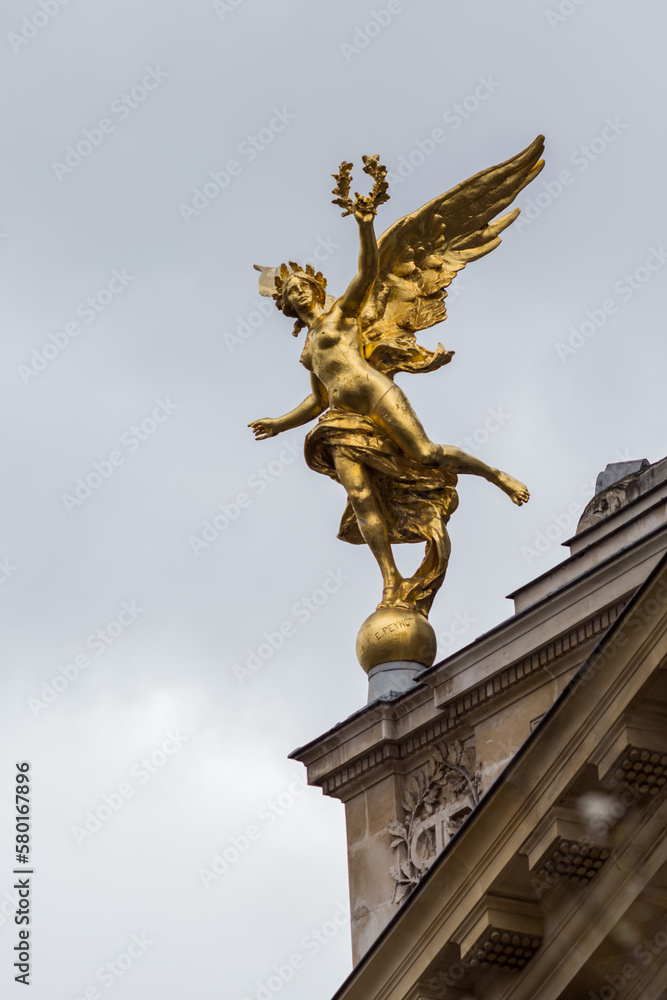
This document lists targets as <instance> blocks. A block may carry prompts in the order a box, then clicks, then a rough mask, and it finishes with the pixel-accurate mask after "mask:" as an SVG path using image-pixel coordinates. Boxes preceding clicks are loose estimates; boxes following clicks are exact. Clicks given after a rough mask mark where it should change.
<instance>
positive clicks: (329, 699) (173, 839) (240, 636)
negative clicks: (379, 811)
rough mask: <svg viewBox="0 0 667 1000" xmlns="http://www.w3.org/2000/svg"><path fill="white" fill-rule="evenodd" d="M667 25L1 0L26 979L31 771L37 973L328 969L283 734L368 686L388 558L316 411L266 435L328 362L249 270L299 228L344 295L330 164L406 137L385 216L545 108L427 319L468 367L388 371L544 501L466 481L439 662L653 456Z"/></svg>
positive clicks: (130, 981) (329, 893)
mask: <svg viewBox="0 0 667 1000" xmlns="http://www.w3.org/2000/svg"><path fill="white" fill-rule="evenodd" d="M666 29H667V11H666V10H665V8H664V6H663V5H659V4H658V3H656V2H654V3H648V4H643V5H641V6H634V7H631V6H630V5H629V4H626V3H622V2H620V0H605V3H603V2H602V0H585V2H584V0H547V2H544V0H514V2H513V3H499V2H498V0H475V2H470V3H465V4H462V3H457V4H454V3H451V2H449V0H376V2H374V3H369V2H367V0H362V2H359V0H355V2H352V0H338V2H337V3H336V4H324V3H306V2H304V0H291V2H290V0H283V2H281V3H269V2H267V0H229V2H223V0H217V2H215V3H212V2H211V0H188V2H186V0H161V2H156V0H142V2H137V0H134V2H130V0H115V2H114V3H110V2H101V0H88V2H84V0H70V2H68V3H63V2H62V0H26V2H14V0H11V2H8V3H5V4H4V5H3V6H2V10H1V11H0V48H1V51H2V59H1V62H0V80H1V83H2V92H3V94H4V95H5V100H4V102H3V111H2V115H3V129H2V134H3V136H4V139H5V148H4V154H3V157H2V160H1V161H0V175H1V180H2V183H1V191H2V196H1V198H0V266H1V267H2V270H3V278H4V280H3V287H4V292H3V295H2V303H1V305H0V309H1V311H2V328H3V331H4V335H3V337H2V342H1V343H2V347H1V349H2V360H3V364H2V366H1V374H0V379H1V391H0V410H1V412H2V421H1V423H2V428H3V431H2V438H3V469H4V488H3V490H2V497H1V500H0V503H1V504H2V538H1V542H0V604H1V605H2V623H3V632H2V653H3V655H2V671H1V685H2V691H1V695H2V696H1V698H0V705H1V706H2V707H1V709H0V711H1V712H2V725H1V727H0V746H1V748H2V768H1V771H0V773H1V774H2V781H1V782H0V952H1V955H2V961H1V962H0V977H2V983H1V987H0V988H1V990H2V995H3V996H7V997H14V996H17V997H18V996H22V995H23V993H22V989H23V984H22V983H20V982H15V981H14V976H15V975H18V974H20V972H16V970H15V969H14V968H13V967H12V963H13V962H14V961H15V954H16V952H15V950H14V949H15V946H17V945H18V942H19V940H25V939H19V936H18V935H19V931H20V930H21V929H22V928H23V929H25V925H17V924H15V922H14V911H15V910H16V906H17V900H16V895H15V894H16V891H17V890H15V889H13V886H14V880H15V879H16V878H17V877H18V878H21V877H22V876H21V875H19V876H15V875H14V868H15V867H17V868H18V870H19V871H21V869H22V868H23V869H25V870H28V869H27V863H26V862H21V861H19V860H18V859H17V858H16V844H15V835H16V828H15V823H16V809H15V805H16V800H15V794H16V787H17V785H16V780H15V779H16V776H17V774H21V775H24V774H25V773H26V772H25V769H23V770H20V771H18V772H17V771H16V770H15V766H16V765H17V764H21V765H22V767H23V768H25V765H24V763H23V762H29V764H30V769H29V771H28V772H27V773H28V774H29V781H28V783H27V784H28V787H29V788H30V794H29V795H28V796H27V797H28V798H29V800H30V801H29V809H30V811H29V817H30V819H29V822H30V832H29V836H30V844H29V846H30V848H31V851H30V855H29V859H30V863H31V865H32V867H31V868H30V869H29V870H30V871H31V873H32V874H31V875H30V877H29V882H30V886H29V888H30V895H29V897H28V898H29V906H30V909H29V911H28V915H29V918H30V924H29V925H28V927H29V930H30V937H29V948H30V954H31V958H30V963H29V964H30V981H31V987H32V993H31V996H32V998H33V1000H76V998H85V1000H99V998H100V997H107V996H110V997H111V1000H138V998H140V997H141V998H142V1000H143V998H144V997H146V996H160V997H163V998H165V1000H190V998H191V997H193V996H197V997H198V998H199V1000H270V998H272V997H274V996H277V995H280V997H281V1000H320V998H322V1000H326V998H328V997H330V996H331V995H332V994H333V993H334V991H335V989H336V988H337V986H338V985H339V984H340V982H341V981H342V980H343V979H344V978H345V976H346V975H347V973H348V972H349V970H350V967H351V949H350V940H349V917H348V913H347V898H348V897H347V872H346V845H345V828H344V807H343V805H342V804H341V803H339V802H338V801H336V800H334V799H329V798H325V797H323V796H322V794H321V792H320V791H319V790H318V789H309V788H306V787H305V784H304V780H305V778H304V776H305V772H304V769H303V767H302V766H301V765H300V764H298V763H296V762H294V761H288V760H287V755H288V754H289V753H290V752H291V751H292V750H293V749H295V748H296V747H298V746H300V745H303V744H305V743H307V742H309V741H310V740H312V739H314V738H315V737H317V736H318V735H319V734H321V733H323V732H325V731H327V730H328V729H330V728H331V727H332V726H334V725H335V724H336V723H338V722H340V721H342V720H343V719H345V718H346V717H347V716H349V715H350V714H352V713H353V712H355V711H357V710H358V709H359V708H361V707H362V706H363V705H364V704H365V702H366V696H367V680H366V677H365V675H364V673H363V671H362V669H361V668H360V666H359V665H358V663H357V661H356V658H355V653H354V643H355V637H356V633H357V630H358V628H359V626H360V625H361V623H362V621H363V620H364V619H365V618H366V616H367V615H368V614H370V612H371V611H372V610H373V609H374V607H375V605H376V603H377V601H378V600H379V597H380V577H379V573H378V570H377V567H376V565H375V563H374V561H373V559H372V557H371V555H370V553H369V551H368V550H367V549H366V547H365V546H358V547H357V546H355V547H352V546H350V545H347V544H345V543H343V542H340V541H339V540H337V538H336V533H337V530H338V523H339V520H340V516H341V514H342V511H343V508H344V501H345V496H344V492H343V490H342V488H341V487H340V486H338V485H337V484H335V483H333V482H331V481H330V480H328V479H326V478H325V477H323V476H318V475H316V474H315V473H313V472H311V471H310V470H309V469H308V468H307V467H306V466H305V463H304V461H303V457H302V445H303V438H304V434H305V431H306V428H299V429H297V430H295V431H290V432H286V433H285V434H284V435H283V436H282V437H277V438H273V439H271V440H268V441H262V442H256V441H254V439H253V436H252V433H251V431H250V430H249V429H248V427H247V424H248V423H249V421H251V420H254V419H258V418H261V417H266V416H278V415H280V414H282V413H284V412H287V411H288V410H290V409H292V408H293V407H294V406H295V405H296V404H297V403H298V402H300V401H301V399H303V398H304V397H305V396H306V395H308V392H309V385H308V376H307V373H306V372H305V370H304V369H303V368H302V367H301V366H300V365H299V363H298V359H299V353H300V351H301V343H299V342H298V341H295V340H294V339H293V338H292V337H291V336H290V333H291V329H292V321H291V320H287V319H286V318H285V317H283V316H282V315H281V314H279V313H278V312H277V311H276V310H275V308H274V307H273V305H272V303H271V302H270V301H269V300H266V299H264V300H260V299H259V297H258V293H257V284H256V272H254V271H253V269H252V265H253V264H255V263H259V264H263V265H271V266H274V265H277V264H280V263H281V262H282V261H285V260H297V261H301V262H302V263H303V262H305V261H306V260H308V259H309V258H310V259H311V260H315V261H316V262H317V264H318V266H319V267H321V268H322V270H323V271H324V273H325V275H326V276H327V278H328V281H329V289H330V290H331V291H332V292H333V294H340V293H341V292H342V291H343V290H344V288H345V287H346V285H347V283H348V282H349V281H350V280H351V278H352V277H353V275H354V274H355V271H356V261H357V249H358V248H357V233H356V226H355V223H354V221H353V220H352V219H350V218H345V219H344V218H341V216H340V211H339V209H337V208H336V207H334V206H332V205H331V197H332V196H331V188H332V186H333V181H332V180H331V176H330V175H331V174H332V173H334V172H335V171H336V170H337V169H338V166H339V164H340V162H341V161H342V160H349V161H352V162H353V163H354V164H355V170H354V175H355V177H356V179H357V180H358V181H359V189H360V190H362V191H363V190H365V188H364V187H363V181H364V180H366V179H367V178H365V177H364V175H363V174H362V173H361V157H362V155H363V154H375V153H378V154H379V155H380V158H381V160H382V162H383V163H385V164H386V165H387V167H388V169H389V171H390V179H391V185H390V194H391V199H390V201H389V202H388V203H387V204H386V205H383V206H382V207H381V209H380V210H379V214H378V220H377V232H378V233H380V232H382V231H383V230H384V229H385V228H388V227H389V226H390V225H391V224H392V223H393V222H394V221H396V220H397V219H398V218H400V217H401V216H402V215H404V214H406V213H408V212H411V211H414V210H415V209H417V208H418V207H419V206H420V205H422V204H424V203H425V202H426V201H428V200H430V199H431V198H433V197H435V196H436V195H439V194H441V193H443V192H444V191H446V190H447V189H448V188H450V187H452V186H454V185H455V184H457V183H459V182H460V181H462V180H463V179H465V178H466V177H468V176H470V175H472V174H473V173H476V172H477V171H479V170H481V169H483V168H485V167H487V166H491V165H492V164H494V163H498V162H500V161H502V160H504V159H507V158H508V157H510V156H512V155H514V154H515V153H517V152H518V151H519V150H521V149H523V148H524V147H525V146H526V145H528V143H529V142H531V141H532V140H533V139H534V138H535V136H536V135H538V134H540V133H543V134H544V135H545V136H546V154H545V157H546V166H545V168H544V170H543V172H542V174H541V175H540V177H539V178H538V179H537V180H536V181H535V182H534V183H533V184H532V186H531V187H529V188H528V189H527V190H525V191H524V192H522V193H521V195H520V196H519V198H518V199H517V205H518V206H519V207H521V208H522V215H521V216H520V217H519V220H518V221H517V222H515V223H514V224H513V226H512V227H511V228H510V229H509V230H508V231H507V232H505V233H504V234H503V243H502V246H500V247H499V248H498V249H497V250H495V251H494V252H493V253H492V254H491V255H489V256H487V257H485V258H484V259H483V260H480V261H478V262H474V263H473V264H471V265H469V266H468V267H467V268H466V269H465V271H463V273H462V274H460V275H459V276H458V277H457V278H456V280H455V282H454V284H453V285H452V286H451V291H450V297H449V299H448V312H449V316H448V319H447V321H446V323H445V325H444V326H440V327H438V328H436V329H434V330H430V331H427V332H426V333H425V334H424V335H423V337H422V338H421V339H422V343H424V345H425V346H427V347H430V348H433V347H434V346H435V345H436V344H437V342H438V341H439V340H440V341H442V342H443V343H444V344H445V347H446V348H448V349H450V350H454V351H455V352H456V355H455V358H454V360H453V361H452V363H451V364H450V365H449V366H447V368H445V369H442V370H441V371H439V372H436V373H432V374H429V375H422V376H419V377H415V376H407V375H406V376H402V377H399V379H398V381H399V383H400V385H401V387H402V388H403V389H404V390H405V391H406V392H407V394H408V396H409V398H410V400H411V402H412V404H413V406H414V408H415V410H416V411H417V413H418V414H419V416H420V418H421V420H422V422H423V423H424V425H425V427H426V429H427V431H428V432H429V434H430V435H431V437H432V438H433V439H434V440H436V441H440V442H442V443H444V444H458V445H459V446H460V447H463V448H465V450H467V451H471V452H472V453H473V454H475V455H477V456H478V457H479V458H481V459H483V460H484V461H486V462H487V463H489V464H491V465H494V466H498V467H500V468H502V469H505V470H506V471H508V472H510V473H511V474H513V475H515V476H517V477H518V478H520V479H522V480H524V481H525V482H526V483H527V484H528V487H529V489H530V490H531V493H532V498H531V501H530V503H529V504H528V505H527V506H526V507H522V508H520V509H519V508H517V507H515V506H514V505H512V504H511V503H510V502H509V501H508V499H507V497H505V496H504V495H503V494H501V492H500V491H498V490H495V489H492V488H491V487H490V486H489V484H488V483H486V482H484V481H482V480H480V479H476V478H472V477H470V478H468V479H465V480H463V481H462V482H461V483H460V490H459V492H460V507H459V509H458V511H457V512H456V514H455V515H454V517H453V519H452V524H451V535H452V545H453V551H452V558H451V564H450V568H449V571H448V576H447V579H446V581H445V584H444V586H443V588H442V590H441V592H440V594H439V596H438V597H437V599H436V602H435V605H434V608H433V611H432V613H431V619H430V620H431V622H432V624H433V626H434V629H435V631H436V635H437V636H438V640H439V654H438V655H439V658H444V657H446V656H447V655H449V654H450V653H452V652H454V651H455V650H456V649H458V648H461V647H462V646H464V645H466V644H468V643H469V642H472V641H474V640H475V638H476V637H477V636H479V635H481V634H483V633H484V632H485V631H486V630H488V629H489V628H491V627H493V626H494V625H496V624H498V623H499V622H501V621H503V620H504V619H506V618H507V617H509V616H510V615H511V614H512V604H511V602H508V601H507V600H506V598H505V595H506V594H508V593H510V592H511V591H513V590H514V589H516V588H517V587H519V586H520V585H521V584H523V583H526V582H528V581H529V580H531V579H533V578H534V577H535V576H537V575H539V574H541V573H543V572H545V571H546V570H547V569H549V568H550V567H551V566H553V565H555V564H556V563H557V562H559V561H560V560H561V559H562V558H564V556H565V555H566V552H567V550H566V549H563V548H562V547H561V543H562V542H563V541H565V540H566V539H567V538H569V537H570V536H571V535H572V534H573V533H574V528H575V526H576V521H577V519H578V517H579V514H580V512H581V510H583V507H584V505H585V503H586V502H587V500H588V499H589V498H590V496H591V495H592V491H593V483H594V481H595V477H596V476H597V474H598V473H599V472H600V471H601V470H602V469H604V468H605V466H606V465H607V464H608V463H610V462H617V461H624V460H629V459H635V458H644V457H646V458H648V459H649V461H651V462H655V461H657V460H659V459H660V458H662V457H663V456H664V455H665V453H666V452H667V444H666V442H665V434H664V422H665V421H664V418H665V393H664V372H665V363H666V361H667V346H665V339H664V336H663V315H664V287H665V283H664V273H661V272H663V271H664V269H665V266H666V265H667V250H666V247H665V243H663V241H664V240H665V236H664V233H665V221H666V220H665V214H666V210H665V206H664V201H663V199H662V197H661V192H662V189H663V187H664V177H663V175H664V162H665V153H666V152H667V150H666V149H665V143H666V140H665V131H664V128H663V127H662V122H663V117H664V82H663V77H664V37H665V31H666ZM354 188H355V185H353V190H354ZM665 273H667V272H665ZM404 548H405V551H401V552H400V553H399V554H398V558H399V564H400V565H401V566H403V567H404V568H407V569H409V568H410V567H411V566H414V565H415V564H416V562H417V561H418V559H419V552H418V551H417V550H416V549H415V548H414V547H404ZM325 582H326V583H327V588H326V589H325V588H324V584H325ZM322 595H324V599H323V597H322ZM25 785H26V782H24V781H23V780H22V781H21V787H22V788H25ZM21 804H23V803H22V802H21ZM26 877H27V876H26ZM22 912H23V911H22ZM22 947H23V946H22Z"/></svg>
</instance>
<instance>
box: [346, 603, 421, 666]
mask: <svg viewBox="0 0 667 1000" xmlns="http://www.w3.org/2000/svg"><path fill="white" fill-rule="evenodd" d="M436 649H437V641H436V638H435V632H434V631H433V627H432V626H431V624H430V622H429V620H428V618H425V617H424V615H422V614H420V613H419V612H418V611H408V610H406V609H405V608H380V610H379V611H374V612H373V614H372V615H370V616H369V617H368V618H367V619H366V621H365V622H364V624H363V625H362V626H361V628H360V629H359V634H358V635H357V658H358V660H359V663H360V664H361V665H362V667H363V668H364V670H365V671H366V672H368V671H369V670H370V669H371V667H376V666H377V665H378V664H379V663H391V662H393V661H395V660H406V661H408V662H409V663H421V664H423V666H425V667H430V666H432V665H433V663H434V661H435V654H436Z"/></svg>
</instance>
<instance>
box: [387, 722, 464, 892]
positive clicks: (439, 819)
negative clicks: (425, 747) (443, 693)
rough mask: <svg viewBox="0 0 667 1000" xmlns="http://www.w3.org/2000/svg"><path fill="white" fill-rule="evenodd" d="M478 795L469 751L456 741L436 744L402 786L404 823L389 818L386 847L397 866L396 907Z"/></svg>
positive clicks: (432, 860)
mask: <svg viewBox="0 0 667 1000" xmlns="http://www.w3.org/2000/svg"><path fill="white" fill-rule="evenodd" d="M480 794H481V777H480V773H479V765H476V764H475V748H474V745H473V744H472V743H471V744H470V745H469V746H467V747H465V746H464V744H463V743H462V742H461V741H460V740H455V741H454V742H452V743H451V744H449V745H448V744H447V743H443V744H441V745H440V746H436V747H434V748H433V750H432V751H431V753H430V759H429V761H428V763H427V764H426V766H425V767H424V768H422V770H421V771H419V772H418V773H417V774H415V775H413V776H412V777H410V778H409V779H408V781H407V783H406V788H405V796H404V798H403V802H402V805H403V808H404V809H405V821H404V822H403V823H400V822H399V821H398V820H392V822H391V823H390V824H389V827H388V830H389V833H390V834H391V835H392V837H393V840H392V843H391V846H392V848H393V849H394V850H397V851H398V867H392V868H391V869H390V873H391V877H392V878H393V879H394V882H395V883H396V884H395V886H394V893H393V897H392V902H394V903H400V902H401V901H402V900H403V899H404V898H405V897H406V896H407V895H408V893H409V892H411V891H412V889H414V887H415V886H416V885H417V884H418V883H419V882H420V880H421V879H422V878H423V877H424V875H425V874H426V872H427V871H428V869H429V868H430V867H431V865H432V864H433V862H434V861H435V859H436V858H437V856H438V855H439V854H440V852H441V851H442V850H443V848H444V847H445V846H446V845H447V844H448V843H449V841H450V840H451V838H452V837H453V836H454V834H455V833H456V831H457V830H458V828H459V827H460V826H461V824H462V823H463V821H464V820H465V819H466V818H467V817H468V816H469V815H470V813H471V812H472V810H473V809H474V807H475V806H476V805H477V803H478V802H479V799H480Z"/></svg>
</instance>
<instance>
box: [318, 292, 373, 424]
mask: <svg viewBox="0 0 667 1000" xmlns="http://www.w3.org/2000/svg"><path fill="white" fill-rule="evenodd" d="M300 361H301V364H302V365H303V366H304V367H305V368H307V369H308V371H311V372H313V373H314V374H315V375H317V377H318V378H319V380H320V382H322V384H323V385H324V386H325V388H326V390H327V394H328V396H329V404H330V406H332V407H335V408H338V409H341V410H347V411H348V412H350V413H361V414H363V415H366V416H368V415H370V414H371V413H372V412H373V409H374V407H375V405H376V404H377V402H378V400H379V399H380V398H381V397H382V396H383V395H384V394H385V392H386V391H387V389H390V388H391V387H392V385H393V382H392V381H391V380H390V379H388V378H387V376H386V375H383V374H382V373H381V372H379V371H377V370H376V369H375V368H372V367H371V366H370V365H369V364H368V362H366V361H365V360H364V358H363V357H362V355H361V334H360V330H359V322H358V320H357V319H354V318H351V317H346V316H345V315H344V314H343V313H342V311H341V310H340V309H339V308H338V307H337V306H334V307H333V309H331V310H330V311H329V312H328V313H323V314H322V315H321V316H320V317H318V319H317V321H316V322H315V323H314V324H313V325H312V327H311V328H310V329H309V330H308V333H307V335H306V342H305V344H304V347H303V351H302V352H301V358H300Z"/></svg>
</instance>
